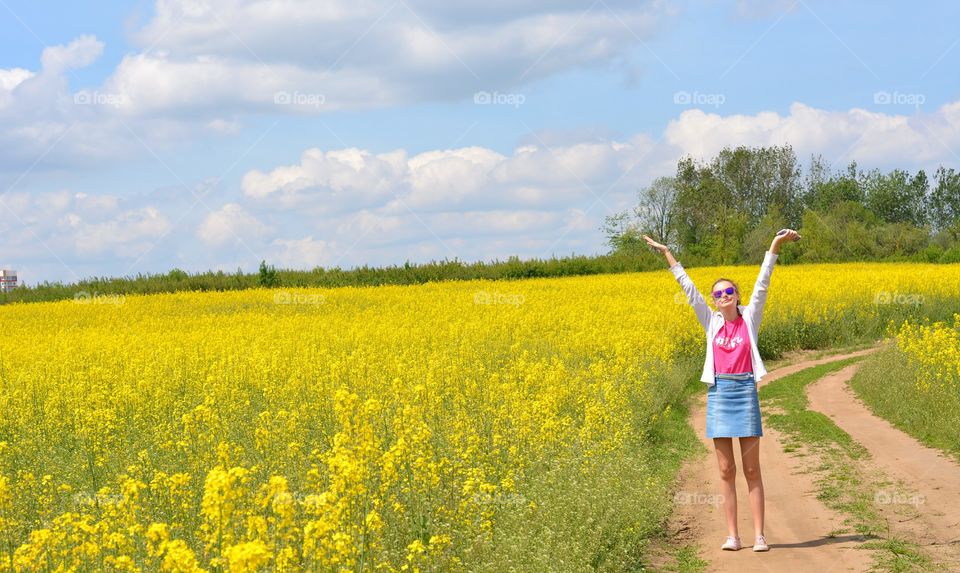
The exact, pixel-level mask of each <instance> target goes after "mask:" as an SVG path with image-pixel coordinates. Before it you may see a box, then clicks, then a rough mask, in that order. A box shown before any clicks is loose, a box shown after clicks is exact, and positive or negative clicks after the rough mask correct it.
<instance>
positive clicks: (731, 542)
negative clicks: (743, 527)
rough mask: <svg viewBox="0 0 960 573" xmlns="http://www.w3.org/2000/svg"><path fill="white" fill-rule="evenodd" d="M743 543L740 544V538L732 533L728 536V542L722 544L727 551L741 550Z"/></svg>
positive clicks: (722, 547) (721, 547)
mask: <svg viewBox="0 0 960 573" xmlns="http://www.w3.org/2000/svg"><path fill="white" fill-rule="evenodd" d="M741 547H743V545H741V544H740V538H739V537H734V536H732V535H728V536H727V542H726V543H724V544H723V545H721V546H720V549H723V550H725V551H739V550H740V548H741Z"/></svg>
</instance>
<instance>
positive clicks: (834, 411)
mask: <svg viewBox="0 0 960 573" xmlns="http://www.w3.org/2000/svg"><path fill="white" fill-rule="evenodd" d="M846 370H847V369H846V368H845V369H844V370H841V371H839V372H835V373H833V374H830V375H828V376H825V377H823V378H822V379H820V380H818V381H816V382H814V383H812V384H810V385H809V386H807V397H808V398H809V400H810V409H811V410H816V411H818V412H820V413H822V414H824V415H826V416H828V417H829V418H830V419H831V420H833V422H834V423H835V424H836V425H837V426H839V427H840V428H842V429H843V430H844V431H845V432H847V433H848V434H850V437H852V438H853V439H854V440H855V441H857V442H858V443H860V444H861V445H862V446H864V447H865V448H866V449H867V451H869V452H870V456H871V458H870V459H869V460H868V461H866V462H865V463H866V464H867V465H868V466H870V467H872V468H874V469H877V470H879V471H881V472H882V473H883V474H885V476H886V477H888V478H890V479H892V480H894V481H902V485H901V486H900V487H897V488H890V489H885V490H881V491H880V492H878V493H877V499H876V500H875V501H877V505H878V506H879V507H880V508H881V510H883V514H884V516H885V517H888V521H889V522H890V524H891V529H892V530H893V533H895V534H897V535H900V536H903V537H907V538H909V539H911V540H912V541H914V542H916V543H918V544H919V545H921V546H923V547H925V548H926V549H927V550H928V551H929V552H930V553H931V554H932V556H933V557H934V559H936V560H937V561H938V562H939V563H941V564H944V565H948V566H949V567H950V569H949V570H950V571H960V464H958V463H957V462H956V461H954V460H953V459H951V458H949V457H947V456H946V455H944V454H943V453H942V452H940V451H939V450H936V449H933V448H929V447H927V446H925V445H923V444H922V443H920V442H919V441H917V440H916V439H914V438H913V437H911V436H909V435H908V434H906V433H904V432H902V431H901V430H898V429H897V428H896V427H894V426H893V425H892V424H890V422H888V421H886V420H884V419H883V418H880V417H878V416H875V415H874V414H873V413H872V412H871V411H870V410H869V409H868V408H867V407H866V405H864V403H863V402H862V401H861V400H860V399H859V398H857V396H856V394H854V392H853V390H852V389H851V388H850V386H849V384H848V382H849V380H850V379H851V378H852V376H853V371H850V372H845V371H846Z"/></svg>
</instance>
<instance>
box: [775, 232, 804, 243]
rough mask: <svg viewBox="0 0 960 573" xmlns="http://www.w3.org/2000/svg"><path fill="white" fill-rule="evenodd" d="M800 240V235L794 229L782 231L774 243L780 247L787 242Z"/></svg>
mask: <svg viewBox="0 0 960 573" xmlns="http://www.w3.org/2000/svg"><path fill="white" fill-rule="evenodd" d="M799 240H800V233H797V232H796V231H794V230H793V229H781V230H780V232H779V233H777V234H776V236H774V237H773V242H774V243H777V244H778V245H779V244H780V243H783V242H785V241H799Z"/></svg>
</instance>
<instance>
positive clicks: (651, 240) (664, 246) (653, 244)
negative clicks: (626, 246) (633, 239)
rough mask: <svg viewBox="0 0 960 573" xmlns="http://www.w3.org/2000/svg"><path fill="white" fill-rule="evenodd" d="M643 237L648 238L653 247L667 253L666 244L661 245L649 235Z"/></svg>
mask: <svg viewBox="0 0 960 573" xmlns="http://www.w3.org/2000/svg"><path fill="white" fill-rule="evenodd" d="M643 238H644V239H646V241H647V244H648V245H650V246H651V247H653V248H654V249H656V250H658V251H660V252H661V253H666V252H667V246H666V245H661V244H660V243H658V242H656V241H654V240H653V239H651V238H650V237H649V236H648V235H644V236H643Z"/></svg>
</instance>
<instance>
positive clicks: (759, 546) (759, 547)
mask: <svg viewBox="0 0 960 573" xmlns="http://www.w3.org/2000/svg"><path fill="white" fill-rule="evenodd" d="M753 550H754V551H770V546H769V545H767V540H766V539H764V538H763V536H762V535H758V536H757V541H756V543H754V544H753Z"/></svg>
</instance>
